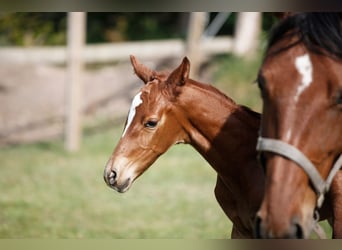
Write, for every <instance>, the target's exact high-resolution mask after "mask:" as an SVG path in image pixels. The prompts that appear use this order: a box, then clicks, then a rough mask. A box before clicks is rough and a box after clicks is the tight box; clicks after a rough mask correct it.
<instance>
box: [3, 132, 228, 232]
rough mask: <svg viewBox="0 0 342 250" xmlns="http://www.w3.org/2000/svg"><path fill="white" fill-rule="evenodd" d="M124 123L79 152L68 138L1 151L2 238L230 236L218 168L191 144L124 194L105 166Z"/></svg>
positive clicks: (87, 141)
mask: <svg viewBox="0 0 342 250" xmlns="http://www.w3.org/2000/svg"><path fill="white" fill-rule="evenodd" d="M121 131H122V128H121V126H119V127H117V128H113V129H110V130H108V131H105V132H103V133H96V134H92V135H87V136H85V138H84V143H83V148H82V150H81V151H80V152H79V153H76V154H67V153H65V152H64V150H63V145H62V143H61V142H58V141H57V142H51V143H40V144H34V145H26V146H17V147H13V148H7V149H1V151H0V165H1V175H0V190H2V194H1V196H0V208H1V210H0V237H1V238H31V237H34V238H37V237H38V238H190V239H192V238H194V239H196V238H227V237H228V236H229V235H230V229H231V228H230V227H231V224H230V222H229V221H228V219H226V217H225V216H224V214H223V212H222V211H221V209H220V208H219V205H218V204H217V203H216V200H215V198H214V194H213V188H214V184H215V172H214V171H213V170H212V169H211V167H210V166H209V165H208V164H207V163H206V162H205V161H204V160H203V159H202V158H201V157H200V156H199V155H198V154H197V152H195V151H194V150H193V149H192V148H191V147H190V146H185V145H178V146H175V147H173V148H172V149H171V150H170V151H168V152H167V153H166V154H165V155H163V156H162V157H161V158H160V159H159V160H158V161H157V162H156V163H155V164H154V165H153V166H152V167H151V168H150V169H149V170H148V171H147V172H146V173H145V174H144V175H143V176H142V177H140V179H138V180H137V181H136V183H135V184H134V185H133V187H132V188H131V190H129V191H128V192H127V193H125V194H119V193H116V192H115V191H113V190H111V189H109V188H108V187H107V186H106V185H105V183H104V181H103V177H102V174H103V170H104V165H105V163H106V161H107V160H108V157H109V155H110V153H111V151H112V149H113V147H114V145H115V144H116V141H117V139H118V137H119V135H120V134H121Z"/></svg>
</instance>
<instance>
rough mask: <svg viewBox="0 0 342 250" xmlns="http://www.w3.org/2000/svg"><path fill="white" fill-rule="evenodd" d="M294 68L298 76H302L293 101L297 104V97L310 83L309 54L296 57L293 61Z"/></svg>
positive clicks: (310, 67)
mask: <svg viewBox="0 0 342 250" xmlns="http://www.w3.org/2000/svg"><path fill="white" fill-rule="evenodd" d="M295 66H296V69H297V70H298V72H299V74H301V76H302V82H301V84H300V85H299V86H298V88H297V93H296V95H295V97H294V98H295V101H296V102H297V101H298V97H299V96H300V95H301V94H302V92H303V91H304V90H305V89H306V88H307V87H308V86H310V84H311V83H312V64H311V60H310V57H309V54H305V55H303V56H298V57H297V58H296V61H295Z"/></svg>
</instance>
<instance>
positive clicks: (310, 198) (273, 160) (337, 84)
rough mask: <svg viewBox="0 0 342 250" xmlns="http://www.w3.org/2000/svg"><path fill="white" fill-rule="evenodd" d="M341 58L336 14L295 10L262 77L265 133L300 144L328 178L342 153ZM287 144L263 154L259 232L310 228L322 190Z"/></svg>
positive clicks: (276, 36) (303, 232) (274, 40)
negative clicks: (264, 177)
mask: <svg viewBox="0 0 342 250" xmlns="http://www.w3.org/2000/svg"><path fill="white" fill-rule="evenodd" d="M341 59H342V29H341V24H340V17H339V16H338V15H336V14H299V15H294V16H291V17H289V18H287V19H286V20H284V21H283V22H282V23H280V24H279V26H278V27H277V28H276V29H275V30H274V32H273V34H272V35H271V39H270V41H269V47H268V50H267V53H266V56H265V59H264V62H263V64H262V66H261V69H260V74H259V77H258V84H259V87H260V90H261V94H262V98H263V112H262V122H261V137H263V138H266V139H268V138H270V139H275V140H277V141H282V142H284V143H286V144H289V145H292V146H293V147H295V148H297V149H298V150H299V151H301V152H302V153H303V154H304V155H305V156H306V157H307V158H308V159H309V160H310V161H311V162H312V164H313V165H314V166H315V168H316V169H317V171H318V173H319V175H320V176H321V177H322V178H323V179H324V180H326V178H327V176H328V174H329V171H330V170H331V168H332V166H333V165H334V163H335V161H336V160H337V158H338V157H339V155H340V154H341V153H342V127H341V126H342V73H341V72H342V61H341ZM286 150H287V149H284V148H281V150H280V151H281V152H276V153H275V152H274V151H273V149H272V148H271V149H267V150H263V151H262V152H261V161H262V163H263V165H264V167H265V170H266V175H267V177H266V191H265V196H264V200H263V203H262V206H261V209H260V210H259V213H258V216H259V219H258V222H257V234H258V236H259V237H266V238H268V237H271V238H286V237H290V238H302V237H308V236H309V233H310V231H311V229H312V223H313V217H314V210H315V208H316V206H317V203H319V202H318V198H319V197H318V193H317V190H316V189H315V186H314V185H313V181H312V180H310V179H309V178H308V174H307V173H306V172H305V171H304V170H303V169H302V168H301V167H300V166H299V165H300V164H297V163H296V162H295V160H293V159H290V158H291V157H288V156H287V155H286V153H285V152H284V151H286Z"/></svg>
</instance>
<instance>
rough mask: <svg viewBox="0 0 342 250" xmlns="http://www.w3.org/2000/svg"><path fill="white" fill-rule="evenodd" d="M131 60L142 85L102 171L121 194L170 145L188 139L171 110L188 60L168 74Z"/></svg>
mask: <svg viewBox="0 0 342 250" xmlns="http://www.w3.org/2000/svg"><path fill="white" fill-rule="evenodd" d="M131 62H132V65H133V68H134V71H135V73H136V75H137V76H138V77H139V78H140V79H141V80H142V81H143V82H144V83H145V85H144V86H143V87H142V88H141V90H140V92H139V93H138V94H137V95H136V96H135V97H134V99H133V102H132V105H131V108H130V110H129V114H128V117H127V121H126V125H125V128H124V131H123V134H122V137H121V139H120V141H119V142H118V145H117V146H116V148H115V150H114V152H113V154H112V155H111V157H110V159H109V161H108V163H107V165H106V167H105V171H104V179H105V182H106V183H107V184H108V185H109V186H110V187H112V188H113V189H115V190H116V191H118V192H121V193H123V192H125V191H127V190H128V189H129V188H130V186H131V185H132V183H133V181H134V180H135V179H136V178H137V177H139V176H140V175H141V174H142V173H143V172H144V171H145V170H146V169H147V168H148V167H149V166H150V165H151V164H152V163H153V162H154V161H155V160H156V159H157V158H158V157H159V156H160V155H161V154H163V153H164V152H165V151H166V150H167V149H168V148H169V147H170V146H172V145H173V144H176V143H180V142H186V140H187V135H186V133H185V132H184V131H183V128H182V126H181V124H180V123H179V121H178V120H177V119H176V117H175V115H174V113H173V112H172V109H173V106H174V103H175V102H176V100H177V95H178V93H179V91H180V88H181V87H182V85H184V84H185V82H186V81H187V80H188V77H189V70H190V63H189V61H188V59H187V58H184V59H183V62H182V63H181V64H180V66H179V67H178V68H176V69H175V70H174V71H173V72H172V73H171V74H169V75H165V74H162V73H158V72H156V71H153V70H150V69H148V68H147V67H145V66H144V65H142V64H140V63H138V62H137V60H136V59H135V58H134V57H133V56H131Z"/></svg>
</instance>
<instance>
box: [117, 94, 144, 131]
mask: <svg viewBox="0 0 342 250" xmlns="http://www.w3.org/2000/svg"><path fill="white" fill-rule="evenodd" d="M140 96H141V92H139V93H138V94H137V95H136V96H135V97H134V98H133V101H132V104H131V108H130V109H129V113H128V118H127V124H126V127H125V129H124V132H123V134H122V137H124V135H125V133H126V131H127V129H128V128H129V126H130V125H131V123H132V121H133V119H134V116H135V111H136V108H137V107H138V106H139V105H140V104H142V102H143V101H142V99H141V97H140Z"/></svg>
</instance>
